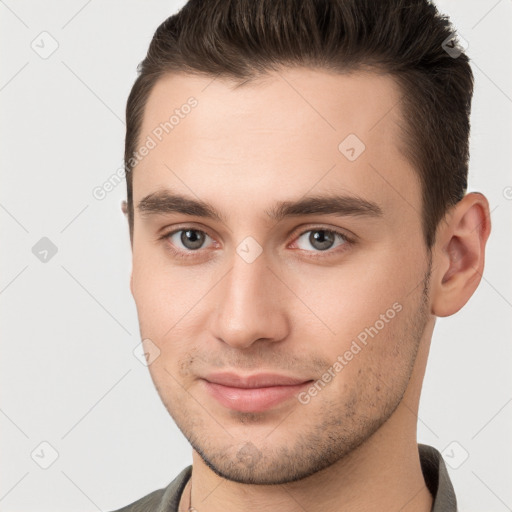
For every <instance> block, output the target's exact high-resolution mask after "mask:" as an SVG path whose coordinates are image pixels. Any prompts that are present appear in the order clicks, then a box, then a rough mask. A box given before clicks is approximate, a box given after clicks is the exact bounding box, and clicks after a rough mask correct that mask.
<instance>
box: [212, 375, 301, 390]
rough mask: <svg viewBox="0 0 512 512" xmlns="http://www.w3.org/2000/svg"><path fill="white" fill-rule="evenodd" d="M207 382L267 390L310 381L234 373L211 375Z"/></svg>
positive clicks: (278, 376)
mask: <svg viewBox="0 0 512 512" xmlns="http://www.w3.org/2000/svg"><path fill="white" fill-rule="evenodd" d="M204 379H205V380H207V381H209V382H213V383H214V384H222V385H223V386H230V387H234V388H265V387H270V386H293V385H297V384H302V383H304V382H308V379H301V378H295V377H288V376H286V375H278V374H276V373H257V374H254V375H237V374H236V373H232V372H222V373H210V374H209V375H207V376H206V377H204Z"/></svg>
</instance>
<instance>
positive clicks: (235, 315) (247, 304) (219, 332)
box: [210, 253, 289, 349]
mask: <svg viewBox="0 0 512 512" xmlns="http://www.w3.org/2000/svg"><path fill="white" fill-rule="evenodd" d="M279 285H280V282H279V280H278V279H276V277H275V275H274V272H273V270H271V269H270V268H269V267H268V262H267V260H266V258H265V256H264V253H262V254H261V255H260V256H259V257H258V258H257V259H256V260H255V261H253V262H251V263H248V262H247V261H245V260H244V259H243V258H242V257H240V256H239V255H238V254H235V255H234V257H233V264H232V268H231V270H230V271H229V272H228V274H227V275H226V276H225V277H224V278H223V279H222V280H221V282H220V283H219V285H218V286H216V287H215V288H216V297H215V299H216V301H217V304H218V306H217V308H216V309H215V310H214V313H213V318H212V322H211V324H210V327H211V330H212V334H213V336H215V337H216V338H217V339H220V340H222V341H223V342H224V343H227V344H228V345H230V346H232V347H234V348H238V349H244V348H248V347H250V346H251V345H252V344H253V343H254V342H255V341H258V340H260V341H261V340H265V341H267V342H276V341H279V340H282V339H284V338H285V337H286V336H287V333H288V329H289V322H288V317H287V314H286V311H285V310H284V300H283V299H285V297H283V296H282V293H283V290H282V289H281V290H280V289H279ZM281 287H282V285H281Z"/></svg>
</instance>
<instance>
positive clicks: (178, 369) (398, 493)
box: [130, 68, 490, 512]
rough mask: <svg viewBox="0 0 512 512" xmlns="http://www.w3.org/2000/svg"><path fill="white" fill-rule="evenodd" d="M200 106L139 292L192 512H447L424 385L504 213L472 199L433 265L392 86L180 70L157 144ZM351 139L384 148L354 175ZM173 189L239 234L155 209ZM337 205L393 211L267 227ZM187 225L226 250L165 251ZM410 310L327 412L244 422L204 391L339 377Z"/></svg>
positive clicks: (174, 160) (155, 118)
mask: <svg viewBox="0 0 512 512" xmlns="http://www.w3.org/2000/svg"><path fill="white" fill-rule="evenodd" d="M190 96H194V97H195V98H196V99H197V101H198V105H197V106H196V107H195V108H194V109H193V110H192V111H191V112H190V114H188V115H187V116H185V117H184V118H183V119H181V120H180V123H179V125H177V126H175V128H174V129H173V131H172V132H171V133H170V134H169V135H167V136H165V137H164V138H163V139H162V141H161V142H159V143H158V144H157V145H156V147H155V148H154V149H152V150H151V151H150V152H149V154H148V155H147V156H145V157H144V158H143V159H142V160H141V161H140V162H139V163H138V164H137V166H136V168H135V169H134V175H133V191H134V204H135V206H136V208H135V217H134V237H133V245H132V251H133V270H132V276H131V283H130V286H131V291H132V294H133V297H134V300H135V302H136V306H137V312H138V318H139V324H140V332H141V336H142V338H143V339H150V340H152V343H154V346H156V347H158V350H159V351H160V353H159V356H158V357H157V358H156V359H155V360H154V361H153V362H152V363H151V364H150V365H149V370H150V373H151V377H152V379H153V382H154V384H155V387H156V389H157V390H158V393H159V395H160V397H161V399H162V402H163V404H164V405H165V407H166V408H167V410H168V411H169V413H170V415H171V416H172V417H173V419H174V420H175V422H176V424H177V425H178V427H179V428H180V430H181V431H182V432H183V434H184V435H185V437H186V438H187V439H188V440H189V442H190V443H191V445H192V447H193V472H192V478H191V487H192V494H191V498H192V505H193V506H194V507H195V508H196V509H197V510H198V511H203V510H208V511H209V512H216V511H221V510H222V511H228V512H229V511H235V510H236V511H239V510H246V511H253V510H254V511H260V510H267V509H268V510H270V509H273V510H274V509H279V510H280V511H282V512H287V511H290V512H291V511H298V510H308V511H315V510H319V511H320V510H322V511H334V510H336V511H348V510H352V511H353V510H376V509H377V508H378V509H379V510H382V511H388V510H389V511H397V510H402V511H409V510H410V511H412V510H414V511H429V510H430V509H431V506H432V497H431V495H430V493H429V491H428V489H427V488H426V486H425V482H424V480H423V476H422V472H421V467H420V462H419V456H418V448H417V440H416V424H417V412H418V404H419V397H420V391H421V385H422V381H423V377H424V372H425V366H426V361H427V357H428V351H429V346H430V341H431V337H432V332H433V328H434V324H435V318H436V316H448V315H451V314H453V313H455V312H456V311H458V310H459V309H460V308H461V307H462V306H463V305H464V304H465V303H466V302H467V300H468V299H469V298H470V297H471V295H472V294H473V292H474V291H475V289H476V287H477V286H478V283H479V282H480V277H481V274H482V272H483V266H484V249H485V243H486V241H487V238H488V236H489V232H490V223H489V206H488V202H487V200H486V199H485V197H484V196H483V195H481V194H478V193H471V194H467V195H466V196H465V197H464V198H463V199H462V200H461V201H460V202H459V203H458V204H457V205H456V206H455V207H453V208H451V209H450V210H449V212H448V213H447V215H446V217H445V219H444V220H443V221H442V222H441V223H440V225H439V228H438V233H437V238H436V243H435V246H434V247H433V248H432V252H431V253H429V251H427V248H426V246H425V243H424V238H423V233H422V228H421V215H420V212H421V196H420V191H421V190H420V183H419V181H418V179H417V176H416V173H415V171H414V169H413V167H412V166H411V164H410V163H409V162H408V161H407V160H406V159H405V157H404V156H403V155H402V153H401V151H400V148H401V147H402V142H403V141H402V140H401V132H400V125H399V124H400V122H401V112H400V106H399V99H400V90H399V89H398V86H397V85H396V83H395V82H394V80H393V79H392V78H391V77H389V76H385V75H379V74H375V73H371V72H356V73H352V74H346V75H342V74H333V73H328V72H325V71H320V70H313V69H308V68H295V69H288V68H283V69H282V70H280V71H279V73H277V72H273V73H272V74H269V75H268V76H267V77H266V78H265V79H264V80H259V81H258V82H257V83H252V84H245V85H243V86H242V87H239V88H234V87H233V84H232V83H231V82H230V81H229V80H227V79H221V78H216V79H213V78H212V77H200V76H192V75H186V74H174V75H172V76H171V75H169V76H166V77H164V78H162V79H160V80H159V82H157V84H156V86H155V88H154V89H153V91H152V93H151V95H150V97H149V100H148V102H147V105H146V109H145V114H144V119H143V125H142V130H141V134H140V139H139V140H140V141H143V140H146V137H147V136H148V135H151V133H152V131H153V130H154V129H155V127H157V126H158V125H159V124H160V123H161V122H163V121H165V120H166V119H168V117H169V115H170V114H171V113H172V112H173V111H174V109H176V108H180V106H181V105H183V104H184V103H185V102H186V101H187V98H189V97H190ZM393 106H394V108H393ZM351 133H353V134H356V135H357V137H358V138H359V139H360V140H361V141H363V142H364V144H365V146H366V149H365V151H364V152H363V153H362V154H361V155H360V156H359V157H358V158H357V159H356V160H355V161H353V162H351V161H349V160H348V159H347V158H345V156H344V155H343V154H342V153H341V152H340V151H339V149H338V145H339V144H340V142H341V141H343V140H344V139H345V137H347V135H348V134H351ZM162 189H167V190H169V191H172V192H176V193H180V194H183V195H187V196H189V197H191V198H192V199H200V200H202V201H206V202H208V203H211V205H212V206H214V207H215V209H216V210H218V211H219V212H220V213H221V214H222V216H223V221H219V220H213V219H209V218H204V217H200V216H189V215H185V214H182V213H175V212H174V213H173V212H170V213H160V214H152V215H149V214H147V213H146V214H144V212H141V211H139V209H138V208H137V205H138V204H139V201H141V199H143V198H145V197H146V196H148V195H149V194H152V193H154V192H157V191H159V190H162ZM332 193H337V194H345V195H351V196H356V197H359V198H363V199H365V200H367V201H371V202H372V203H376V204H377V205H378V206H379V207H380V209H381V211H382V215H380V216H363V215H359V216H355V215H344V216H338V215H334V214H314V215H302V216H297V217H290V218H285V219H283V220H280V221H278V222H276V221H273V220H270V219H269V218H268V217H267V216H266V213H265V212H266V211H267V210H269V209H270V208H271V207H272V205H273V204H274V203H275V202H277V201H294V200H297V199H300V198H302V197H303V196H305V195H325V194H332ZM179 229H196V230H199V231H202V232H204V233H206V234H207V235H208V236H207V237H205V239H204V244H203V245H202V246H201V247H200V248H199V249H195V250H193V249H190V248H188V247H190V245H189V246H188V247H187V246H184V245H183V242H182V241H181V242H180V235H181V234H182V232H178V234H177V235H172V236H171V235H169V236H168V237H167V238H165V237H164V238H161V237H162V235H165V234H169V233H171V232H173V231H177V230H179ZM329 229H331V230H332V229H334V230H337V231H339V232H340V233H342V234H345V235H346V236H349V237H350V240H351V241H344V240H343V238H341V237H338V236H336V237H335V239H334V242H333V245H332V248H329V249H327V250H323V251H322V250H319V249H318V244H317V245H314V241H313V243H312V242H311V240H310V238H308V237H309V235H310V234H312V232H313V233H317V234H318V232H317V231H315V230H320V231H321V230H329ZM308 230H309V231H308ZM194 233H195V234H196V235H197V232H194ZM304 233H305V235H304ZM322 233H324V234H325V231H324V232H322ZM249 236H250V237H252V238H254V239H255V240H256V241H257V242H258V244H259V246H260V247H261V249H262V252H261V254H260V255H259V256H258V257H257V258H256V259H255V260H254V261H253V262H252V263H248V262H247V261H246V260H245V259H244V258H242V257H241V256H240V255H239V254H237V252H236V249H237V247H238V246H239V244H240V243H241V242H242V241H243V240H244V239H246V237H249ZM185 242H186V240H185ZM173 247H174V251H178V253H179V254H188V255H189V257H188V258H186V259H183V258H178V257H177V256H176V253H174V252H173V250H172V248H173ZM315 256H316V258H315ZM393 304H399V305H400V306H401V310H400V311H399V312H397V313H396V315H395V316H394V317H393V318H392V319H391V320H389V321H388V322H386V323H385V326H384V327H383V328H382V329H380V330H379V331H378V334H377V335H375V336H374V337H373V338H370V339H369V340H368V343H367V345H366V346H364V347H362V349H361V350H360V351H359V352H358V353H357V355H355V356H354V357H353V358H352V359H351V360H350V361H349V362H348V364H346V365H345V366H344V367H343V369H342V371H340V372H338V373H336V375H335V377H334V378H332V380H331V381H330V382H329V383H328V385H327V386H325V387H324V388H323V389H322V390H321V391H320V392H318V393H317V395H316V396H314V397H311V400H310V401H309V402H308V403H307V404H302V403H300V401H299V400H298V399H296V398H295V397H292V398H291V399H289V400H286V401H285V402H282V403H281V404H279V405H277V406H275V407H273V408H271V409H269V410H267V411H263V412H260V413H252V412H241V411H234V410H231V409H228V408H226V407H224V406H222V405H221V404H219V403H218V402H217V401H216V400H215V399H213V398H212V397H211V396H210V395H209V394H208V393H207V392H206V390H205V386H204V382H203V381H202V380H201V377H204V376H205V375H206V374H207V373H208V372H211V371H220V370H231V371H234V372H236V373H239V374H253V373H258V372H273V373H279V374H285V375H288V376H294V377H300V378H303V379H304V380H309V379H311V380H313V381H315V380H317V379H320V378H321V377H322V375H323V374H324V373H325V371H326V370H327V369H328V368H329V367H332V365H333V363H334V362H335V361H336V360H337V357H338V355H340V354H341V355H343V354H344V353H345V352H346V351H347V350H349V349H350V347H351V343H352V342H353V340H354V339H356V338H357V336H358V334H360V333H361V332H362V331H363V330H364V329H365V328H367V327H369V326H373V325H376V321H377V320H379V318H381V315H382V314H386V311H388V310H389V309H390V308H392V306H393ZM187 498H188V490H186V492H185V493H184V494H183V498H182V505H184V504H186V500H187Z"/></svg>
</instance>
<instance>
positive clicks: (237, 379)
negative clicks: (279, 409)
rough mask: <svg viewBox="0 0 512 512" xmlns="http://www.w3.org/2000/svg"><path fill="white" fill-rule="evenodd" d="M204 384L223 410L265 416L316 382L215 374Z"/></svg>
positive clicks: (263, 376)
mask: <svg viewBox="0 0 512 512" xmlns="http://www.w3.org/2000/svg"><path fill="white" fill-rule="evenodd" d="M201 381H202V382H203V384H204V387H205V389H206V392H207V393H208V394H209V395H210V396H211V397H212V398H214V399H215V400H216V401H217V402H218V403H220V404H221V405H222V406H223V407H226V408H228V409H232V410H236V411H240V412H263V411H266V410H268V409H271V408H272V407H275V406H277V405H278V404H280V403H282V402H284V401H286V400H289V399H290V398H292V397H293V396H295V395H296V394H297V393H300V391H301V390H302V389H303V388H305V387H306V386H308V385H309V384H310V383H311V382H313V380H311V379H310V380H304V379H300V378H295V377H288V376H284V375H277V374H269V373H266V374H263V373H260V374H256V375H250V376H240V375H237V374H234V373H218V374H211V375H209V376H207V377H205V378H202V379H201Z"/></svg>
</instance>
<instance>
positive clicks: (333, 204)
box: [137, 190, 383, 223]
mask: <svg viewBox="0 0 512 512" xmlns="http://www.w3.org/2000/svg"><path fill="white" fill-rule="evenodd" d="M137 210H138V211H139V213H140V214H141V215H142V216H144V217H147V216H151V215H159V214H168V213H180V214H182V215H190V216H196V217H204V218H207V219H213V220H217V221H219V222H222V223H226V218H225V217H224V216H223V215H222V214H221V213H220V212H219V211H217V209H216V208H215V207H214V206H213V205H211V204H209V203H207V202H205V201H202V200H199V199H194V198H192V197H187V196H184V195H181V194H177V193H172V192H170V191H168V190H160V191H157V192H153V193H151V194H149V195H147V196H145V197H144V198H143V199H141V200H140V202H139V204H138V205H137ZM265 214H266V215H267V217H268V218H269V219H271V220H274V221H276V222H278V221H281V220H283V219H285V218H288V217H298V216H303V215H336V216H340V217H345V216H352V217H382V215H383V213H382V209H381V208H380V206H379V205H378V204H376V203H373V202H371V201H367V200H366V199H362V198H360V197H357V196H350V195H332V194H329V195H317V196H307V197H303V198H301V199H299V200H297V201H281V202H278V203H276V204H275V205H273V206H272V207H271V208H270V209H268V210H265Z"/></svg>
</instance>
